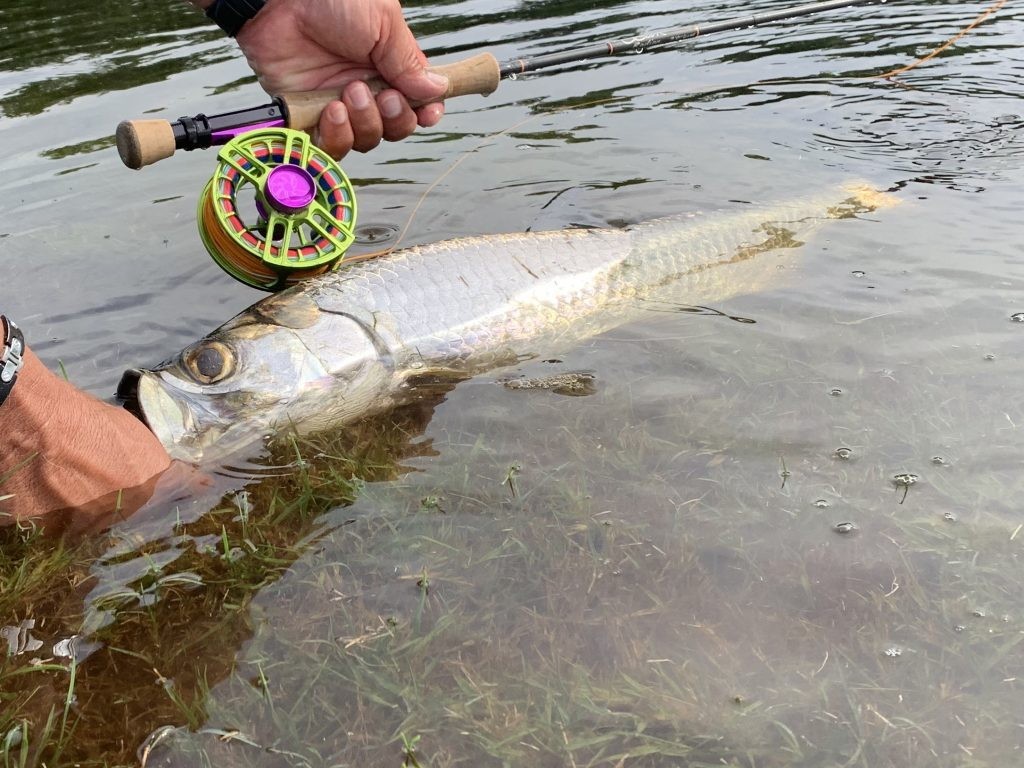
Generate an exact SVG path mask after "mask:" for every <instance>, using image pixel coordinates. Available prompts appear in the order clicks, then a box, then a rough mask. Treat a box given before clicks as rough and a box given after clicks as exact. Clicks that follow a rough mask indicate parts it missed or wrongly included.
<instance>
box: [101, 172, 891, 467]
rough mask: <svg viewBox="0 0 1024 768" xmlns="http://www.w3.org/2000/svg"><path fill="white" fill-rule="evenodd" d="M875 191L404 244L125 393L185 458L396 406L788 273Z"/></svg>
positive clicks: (287, 300)
mask: <svg viewBox="0 0 1024 768" xmlns="http://www.w3.org/2000/svg"><path fill="white" fill-rule="evenodd" d="M877 202H878V201H877V199H872V198H871V197H870V196H869V195H868V194H867V193H866V192H865V191H864V190H860V191H858V190H854V189H852V188H846V189H845V190H844V191H842V192H833V193H832V194H828V195H822V196H818V197H815V198H806V199H802V200H799V201H796V202H793V203H789V204H784V205H776V206H772V207H770V208H763V209H756V208H754V207H751V208H750V209H748V210H744V211H741V212H739V213H735V212H733V213H727V214H708V215H701V216H675V217H669V218H664V219H656V220H652V221H648V222H644V223H641V224H637V225H634V226H632V227H628V228H625V229H571V230H564V231H557V232H538V233H523V234H508V235H492V236H481V237H468V238H461V239H455V240H449V241H445V242H440V243H435V244H431V245H424V246H417V247H413V248H408V249H404V250H401V251H396V252H394V253H392V254H390V255H388V256H387V257H382V258H378V259H374V260H368V261H363V262H356V263H353V264H351V265H350V266H347V267H343V268H342V269H340V270H339V271H337V272H334V273H331V274H329V275H325V276H323V277H319V278H313V279H310V280H308V281H306V282H304V283H302V284H300V285H297V286H295V287H293V288H290V289H288V290H286V291H283V292H281V293H279V294H275V295H273V296H270V297H268V298H266V299H264V300H263V301H261V302H258V303H256V304H254V305H253V306H252V307H250V308H249V309H247V310H245V311H244V312H242V313H241V314H239V315H238V316H237V317H235V318H234V319H232V320H230V321H229V322H227V323H226V324H224V325H223V326H221V327H220V328H218V329H217V330H216V331H214V332H213V333H211V334H210V335H208V336H206V337H205V338H203V339H201V340H199V341H198V342H196V343H195V344H192V345H190V346H189V347H187V348H186V349H185V350H183V351H182V352H181V354H179V355H178V356H176V357H175V358H173V359H172V360H171V361H169V362H167V363H165V364H163V365H161V366H159V367H157V368H156V369H154V370H148V371H140V370H135V371H129V372H128V373H126V374H125V377H124V379H123V380H122V386H121V388H120V391H121V393H122V395H125V396H127V397H129V399H133V400H135V402H136V403H137V407H138V410H139V411H140V414H141V415H142V417H143V418H144V419H145V421H146V422H147V424H149V426H150V428H151V429H152V430H153V431H154V433H155V434H156V436H157V437H158V438H159V439H160V440H161V442H162V443H163V444H164V446H165V447H166V448H167V450H168V452H169V453H170V454H171V455H172V456H173V457H175V458H178V459H182V460H186V461H191V462H198V461H201V460H205V459H210V458H215V457H217V456H220V455H223V454H225V453H227V452H229V451H233V450H236V449H237V448H239V447H240V446H242V445H244V444H246V443H251V442H253V441H255V440H258V439H260V438H262V437H264V436H266V435H269V434H272V433H273V432H274V431H276V430H279V429H281V428H285V427H294V428H296V429H298V430H299V431H302V432H313V431H316V430H319V429H323V428H326V427H329V426H337V425H342V424H344V423H347V422H349V421H352V420H355V419H357V418H359V417H362V416H365V415H368V414H370V413H374V412H379V411H381V410H385V409H388V408H391V407H393V406H395V405H397V404H399V403H401V402H403V401H405V400H407V399H409V397H410V395H411V389H412V388H411V386H410V381H411V380H412V379H413V378H415V377H417V376H420V375H423V374H448V375H452V376H458V377H464V376H469V375H472V374H474V373H478V372H481V371H484V370H489V369H493V368H497V367H499V366H502V365H509V364H512V363H514V362H516V361H519V360H523V359H526V358H529V357H532V356H535V355H538V354H550V353H552V352H554V351H556V350H559V349H565V348H567V347H568V346H570V345H572V344H574V343H577V342H579V341H580V340H582V339H585V338H588V337H590V336H593V335H595V334H598V333H601V332H603V331H606V330H609V329H611V328H613V327H616V326H618V325H620V324H622V323H624V322H626V321H628V320H629V319H631V318H634V317H636V316H637V315H639V314H643V313H644V312H647V311H649V309H650V308H651V307H652V306H656V303H657V302H660V301H664V300H671V301H673V302H675V303H677V304H678V303H685V304H698V305H699V304H709V303H712V302H717V301H722V300H723V299H726V298H728V297H730V296H734V295H738V294H744V293H750V292H753V291H757V290H759V289H761V288H763V287H765V286H767V285H771V284H772V283H774V282H776V281H777V280H778V274H779V270H780V268H782V267H784V266H785V265H786V264H787V263H788V258H789V256H788V254H790V253H791V249H792V248H794V247H795V246H798V245H801V244H802V241H803V239H804V238H806V237H807V236H808V235H809V234H810V233H811V232H812V231H813V230H814V229H816V228H817V227H818V226H819V225H820V224H821V223H823V222H825V221H827V220H829V219H834V218H844V217H850V216H853V215H855V214H856V213H859V212H863V211H866V210H871V209H873V207H874V206H875V205H876V204H877Z"/></svg>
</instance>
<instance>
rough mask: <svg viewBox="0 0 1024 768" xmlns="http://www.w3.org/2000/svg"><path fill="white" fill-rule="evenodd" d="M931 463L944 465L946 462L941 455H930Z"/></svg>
mask: <svg viewBox="0 0 1024 768" xmlns="http://www.w3.org/2000/svg"><path fill="white" fill-rule="evenodd" d="M932 464H938V465H939V466H944V465H945V464H946V459H945V458H944V457H943V456H932Z"/></svg>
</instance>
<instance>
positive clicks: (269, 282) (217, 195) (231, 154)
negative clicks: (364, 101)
mask: <svg viewBox="0 0 1024 768" xmlns="http://www.w3.org/2000/svg"><path fill="white" fill-rule="evenodd" d="M217 160H218V162H217V170H216V171H215V172H214V174H213V178H211V179H210V182H209V183H208V184H207V185H206V189H205V190H203V194H202V196H201V197H200V200H199V211H198V220H199V234H200V236H201V237H202V240H203V244H204V245H205V246H206V250H207V251H209V253H210V255H211V256H212V257H213V260H214V261H216V262H217V264H219V265H220V267H221V268H222V269H223V270H224V271H225V272H227V273H228V274H229V275H231V276H232V277H234V278H235V279H236V280H239V281H241V282H243V283H245V284H246V285H249V286H252V287H253V288H259V289H261V290H264V291H277V290H280V289H282V288H285V287H287V286H289V285H294V284H295V283H297V282H300V281H301V280H304V279H306V278H308V277H312V276H314V275H320V274H323V273H325V272H329V271H330V270H331V269H333V268H334V267H335V266H337V265H338V264H339V263H340V261H341V258H342V256H344V254H345V251H346V250H347V249H348V247H349V246H350V245H351V244H352V241H353V240H354V239H355V235H354V231H353V230H354V229H355V222H356V197H355V192H354V191H353V189H352V184H351V183H350V182H349V180H348V178H347V177H346V176H345V174H344V172H343V171H342V170H341V168H340V167H339V166H338V164H337V163H336V162H335V161H334V160H333V159H332V158H331V157H330V156H329V155H327V154H326V153H325V152H323V151H322V150H321V149H319V148H318V147H317V146H315V145H314V144H313V143H312V142H311V141H310V139H309V136H307V135H306V134H305V133H303V132H301V131H295V130H291V129H288V128H265V129H261V130H256V131H252V132H249V133H243V134H241V135H239V136H236V137H235V138H233V139H232V140H231V141H229V142H228V143H227V144H225V145H224V146H223V147H222V148H221V150H220V152H218V153H217Z"/></svg>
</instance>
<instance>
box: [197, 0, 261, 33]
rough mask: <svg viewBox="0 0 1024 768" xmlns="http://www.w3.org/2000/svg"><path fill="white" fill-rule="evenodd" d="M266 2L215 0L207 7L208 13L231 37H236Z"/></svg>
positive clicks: (255, 0) (258, 0)
mask: <svg viewBox="0 0 1024 768" xmlns="http://www.w3.org/2000/svg"><path fill="white" fill-rule="evenodd" d="M266 3H267V0H213V5H211V6H210V7H209V8H207V9H206V15H207V16H208V17H209V18H211V19H212V20H213V21H214V22H216V24H217V26H218V27H220V28H221V29H223V30H224V31H225V32H226V33H227V35H228V36H229V37H234V36H235V35H237V34H238V33H239V32H241V31H242V27H243V26H245V22H247V21H248V20H249V19H251V18H252V17H253V16H255V15H256V14H257V13H259V12H260V8H262V7H263V6H264V5H266Z"/></svg>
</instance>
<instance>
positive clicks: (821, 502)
mask: <svg viewBox="0 0 1024 768" xmlns="http://www.w3.org/2000/svg"><path fill="white" fill-rule="evenodd" d="M814 506H816V507H817V508H818V509H825V508H826V507H829V506H831V505H830V504H829V503H828V502H827V501H826V500H825V499H815V500H814Z"/></svg>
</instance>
